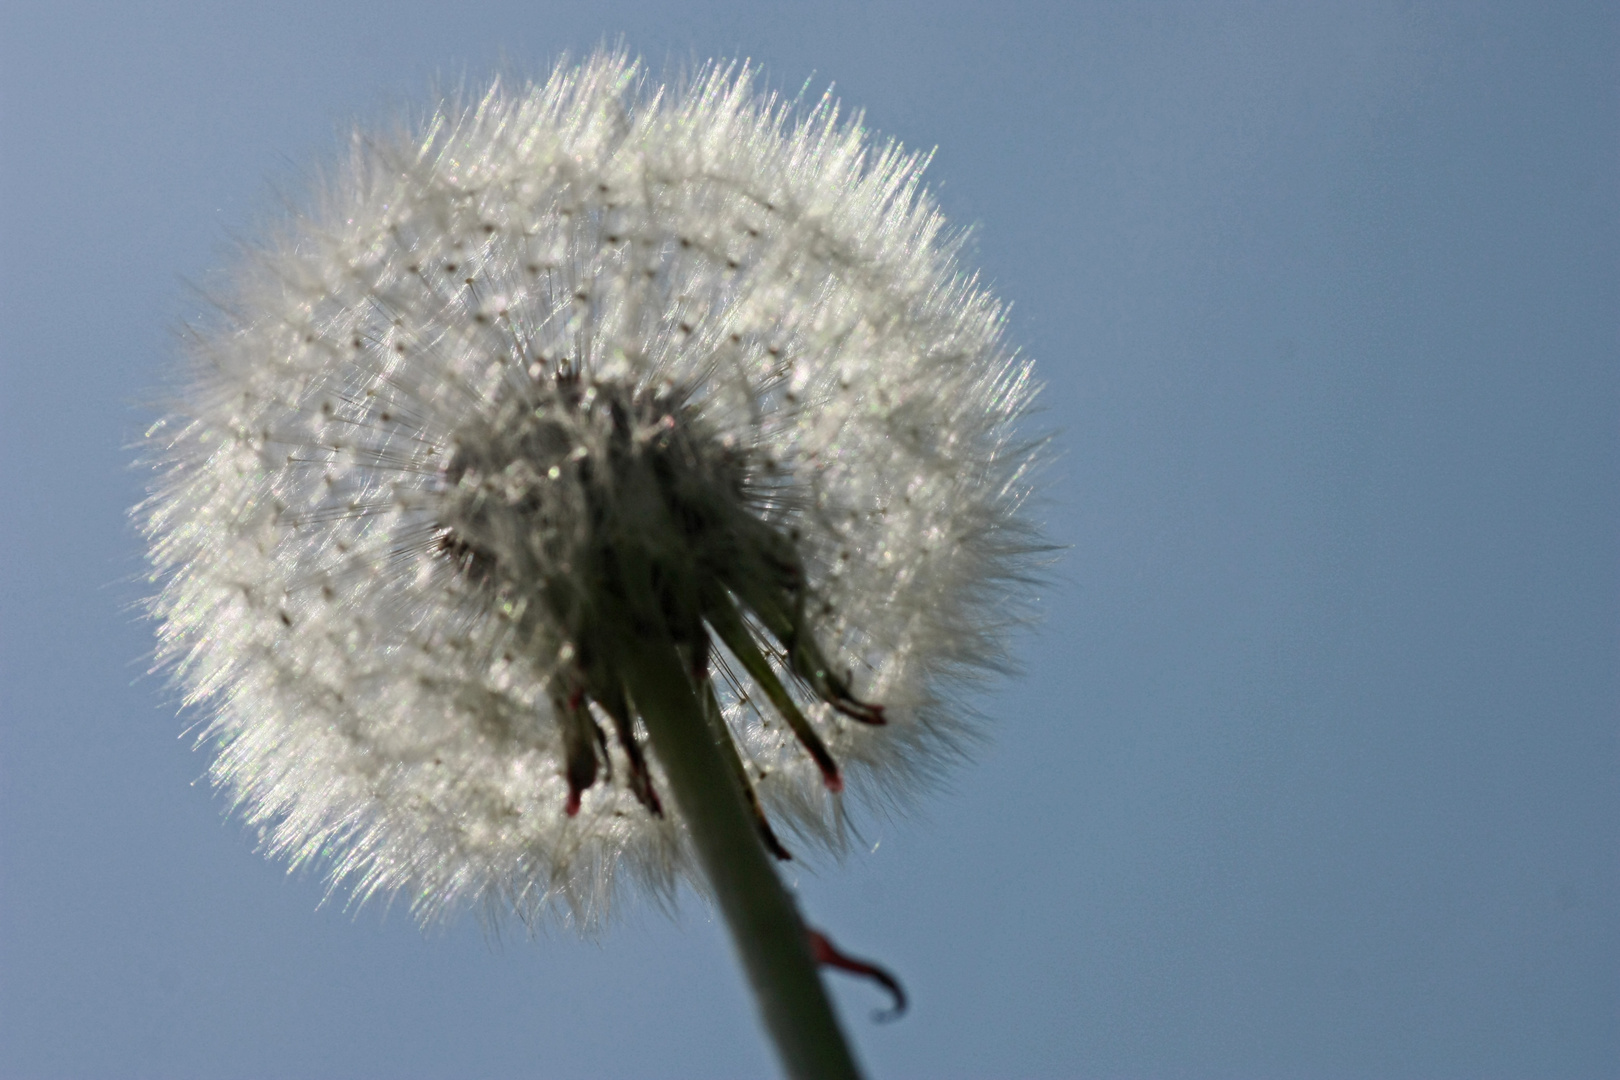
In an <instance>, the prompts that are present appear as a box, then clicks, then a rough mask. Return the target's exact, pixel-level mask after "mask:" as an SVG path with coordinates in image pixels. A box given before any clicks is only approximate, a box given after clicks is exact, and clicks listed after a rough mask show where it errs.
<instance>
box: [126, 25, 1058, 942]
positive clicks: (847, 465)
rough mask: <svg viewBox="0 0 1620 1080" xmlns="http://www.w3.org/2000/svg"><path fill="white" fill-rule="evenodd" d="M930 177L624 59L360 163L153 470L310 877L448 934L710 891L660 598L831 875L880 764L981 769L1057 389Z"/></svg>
mask: <svg viewBox="0 0 1620 1080" xmlns="http://www.w3.org/2000/svg"><path fill="white" fill-rule="evenodd" d="M921 167H922V165H921V162H920V161H919V160H918V158H917V157H915V156H913V155H909V154H906V153H904V152H902V151H901V150H900V149H899V148H898V147H897V146H894V145H892V144H891V145H881V146H879V145H874V144H872V143H871V142H870V141H869V139H868V138H867V137H866V136H865V134H864V133H863V131H862V130H861V128H860V126H859V123H858V122H840V121H839V119H838V117H837V115H836V109H835V107H834V106H833V105H832V104H830V103H829V102H825V101H824V102H823V103H822V104H820V105H818V106H816V107H815V108H813V109H810V110H808V111H806V112H804V113H802V114H801V113H800V112H798V111H796V110H795V108H794V107H793V105H792V104H791V103H788V104H783V103H780V102H778V101H776V100H775V99H773V98H771V97H769V96H765V95H762V94H761V93H759V92H758V91H757V90H756V89H755V87H754V85H753V80H752V77H751V75H750V73H749V72H748V71H747V69H746V68H723V67H716V68H712V69H710V70H709V71H707V72H706V73H704V74H703V75H702V76H701V77H699V78H698V79H697V80H696V81H695V82H693V83H692V84H691V85H690V86H689V87H686V88H684V89H674V90H671V89H667V88H664V87H659V86H653V85H650V84H649V83H648V82H647V81H646V80H645V79H644V78H643V77H642V76H641V75H640V74H639V73H638V70H637V67H636V65H635V64H634V63H633V62H632V61H630V60H628V59H627V58H625V57H622V56H615V55H601V56H597V57H595V58H593V59H591V60H590V61H588V62H587V63H585V64H584V65H583V66H579V67H572V66H566V65H565V66H562V67H559V68H558V69H557V71H556V72H555V73H554V74H553V75H552V76H551V78H550V79H549V80H548V81H547V82H546V83H545V84H544V85H541V86H531V87H526V88H524V89H522V90H516V91H514V90H512V89H508V88H507V87H505V86H503V85H496V86H494V87H493V88H491V89H490V90H489V91H488V93H487V94H485V95H484V96H483V97H482V99H481V100H479V101H478V103H477V104H476V105H473V106H471V107H465V108H464V107H460V106H446V107H444V108H442V109H441V110H440V111H438V112H436V113H435V114H434V115H433V116H432V117H431V118H430V119H429V120H428V121H426V122H425V123H424V124H422V125H421V126H420V127H418V128H415V129H413V130H409V131H404V132H397V133H393V134H385V135H377V134H374V133H372V134H360V135H357V136H356V137H355V138H354V140H353V144H352V148H351V151H350V154H349V156H348V158H347V160H346V161H345V162H344V163H343V164H342V165H341V166H340V167H338V168H337V169H335V170H334V172H333V175H332V176H331V177H330V178H329V179H328V180H327V181H326V182H325V183H324V184H323V185H322V186H321V190H320V191H319V192H318V193H317V194H316V196H315V197H314V198H313V200H312V201H311V204H310V206H309V207H308V209H307V211H306V212H305V213H303V214H302V215H299V216H296V217H294V218H292V219H291V220H289V221H287V222H286V223H285V224H284V225H283V226H282V227H280V228H279V229H278V230H277V231H276V234H275V235H274V236H272V237H271V238H270V239H268V240H267V241H265V242H264V243H262V244H261V245H259V246H257V247H255V248H253V249H252V250H250V251H248V252H246V253H245V254H244V256H243V258H242V259H241V261H240V264H239V265H238V266H237V267H236V268H235V270H234V271H233V272H232V275H231V277H230V282H231V283H230V285H229V288H228V291H227V293H226V294H225V295H224V296H222V297H221V299H220V314H219V316H218V317H217V318H216V319H214V320H212V321H211V322H210V323H209V324H208V325H206V326H201V327H197V328H194V332H193V334H192V337H191V344H190V348H189V352H188V359H189V363H188V366H187V368H186V371H185V373H184V375H183V377H182V379H181V380H180V383H179V386H178V388H177V390H176V392H175V395H174V399H173V401H172V402H171V405H170V415H169V416H168V417H167V418H165V419H164V420H162V421H161V422H160V423H158V424H157V425H156V426H154V427H153V429H152V431H151V433H150V435H149V437H148V444H147V445H148V449H149V456H150V457H151V458H152V460H153V461H154V463H155V465H156V466H157V468H158V474H157V479H156V480H155V482H154V485H153V490H152V495H151V497H150V498H149V500H148V501H147V502H146V503H145V504H144V505H143V506H142V507H141V508H140V510H139V514H140V516H141V520H142V522H143V525H144V528H145V530H146V533H147V536H148V537H149V540H150V550H151V560H152V563H153V566H154V580H155V581H156V582H157V587H158V592H157V595H156V596H155V598H154V600H153V601H152V610H153V613H154V614H155V616H156V618H157V620H158V622H159V625H160V630H159V636H160V648H159V657H160V660H161V662H162V663H163V664H164V665H166V666H168V667H169V668H170V669H171V670H172V671H173V672H174V673H175V675H176V678H177V680H178V681H179V683H180V685H181V686H182V687H183V688H184V691H185V695H186V700H187V702H188V703H189V704H191V705H194V706H197V707H200V708H201V709H203V710H204V712H205V714H206V715H207V717H208V718H209V720H210V723H209V726H208V727H207V739H208V741H209V742H211V743H212V744H213V746H214V747H215V748H216V753H217V757H216V759H215V761H214V764H213V775H214V777H215V778H216V780H217V781H218V782H219V783H221V784H222V785H223V786H224V787H226V788H227V789H228V790H229V791H230V793H231V794H232V795H233V796H234V798H235V800H236V801H237V803H238V804H239V805H240V806H241V808H242V810H243V812H244V813H245V815H246V817H247V818H248V820H249V821H251V822H254V823H256V824H258V825H260V826H261V827H262V828H264V830H265V835H266V837H267V845H268V847H270V848H271V849H272V850H273V851H275V852H277V853H281V854H285V855H286V856H288V857H290V859H291V861H292V862H293V864H295V865H297V864H301V863H304V862H307V861H310V860H317V861H325V862H326V864H327V866H328V868H329V869H330V871H331V873H332V876H333V881H334V882H338V881H348V882H350V883H351V884H352V885H353V886H354V887H355V890H356V892H357V894H358V895H361V896H365V895H370V894H372V893H375V892H378V891H382V892H393V891H396V890H403V891H404V892H405V893H406V894H407V895H408V897H409V898H410V902H411V904H412V905H413V907H414V908H415V909H416V910H417V911H418V913H419V914H421V915H422V916H423V917H424V918H426V917H431V916H433V915H436V914H438V913H441V912H443V911H445V910H447V909H448V908H450V907H452V906H455V905H458V904H459V903H462V902H465V901H475V902H483V903H488V904H493V905H494V906H495V907H497V908H504V907H508V906H510V907H514V908H516V909H517V910H518V911H519V912H520V913H522V914H524V915H533V914H536V913H539V912H541V911H543V910H546V909H554V910H558V911H560V912H562V913H564V914H565V915H568V916H571V917H572V918H574V919H575V920H577V921H579V922H581V923H586V924H589V923H591V922H593V921H595V920H597V919H598V918H599V917H600V916H601V915H602V914H603V913H604V912H605V911H606V909H607V906H608V904H609V902H610V900H611V899H612V898H613V896H614V894H615V893H616V892H617V891H618V890H619V889H621V888H622V887H623V884H624V881H625V877H626V875H627V874H628V876H629V877H630V878H632V879H635V880H637V881H638V882H639V883H640V884H641V885H643V886H646V887H650V888H651V889H652V890H653V891H654V892H657V893H660V894H662V895H668V894H669V893H670V892H671V891H672V890H673V888H674V886H675V885H676V884H677V883H678V882H679V880H680V879H681V877H682V875H684V874H685V873H686V872H687V867H688V855H687V853H686V843H685V839H684V837H683V832H682V824H681V822H680V820H679V816H678V814H676V813H675V812H674V810H673V807H670V806H667V804H660V800H659V798H658V794H657V792H658V790H659V788H660V786H661V783H662V776H661V773H660V770H659V768H658V763H657V761H656V760H651V761H645V760H644V759H643V758H642V755H641V750H640V746H639V743H640V739H641V738H642V736H641V733H640V728H639V721H638V720H637V719H636V717H635V716H634V710H633V703H627V702H626V701H625V700H624V698H623V695H622V687H621V686H620V685H619V683H618V681H617V679H616V676H615V674H614V668H613V660H612V657H613V656H615V655H620V654H621V653H620V650H627V649H633V648H634V647H635V646H636V642H637V640H638V635H640V634H641V633H642V628H639V627H638V625H636V624H635V620H634V619H633V618H631V619H627V618H626V617H625V616H624V615H623V611H624V610H627V609H626V608H625V605H624V603H621V601H624V600H625V597H626V595H628V594H637V591H638V590H643V591H645V592H647V593H648V594H649V595H650V596H651V599H650V600H649V599H648V596H645V595H639V594H638V595H637V596H632V597H631V599H632V600H637V599H638V596H639V601H644V602H642V603H640V607H641V609H643V610H654V611H656V612H659V613H662V618H663V619H664V620H666V621H667V622H668V623H669V624H670V625H671V626H672V627H675V628H676V629H675V630H674V631H672V633H674V634H675V636H676V639H677V640H678V642H679V644H680V647H681V648H682V650H683V652H682V655H683V656H685V657H686V658H687V659H688V661H689V662H690V663H691V665H692V670H693V677H694V679H695V680H697V681H698V682H699V683H704V682H705V681H706V678H707V675H708V673H709V671H710V670H711V667H710V665H712V666H713V670H714V671H715V674H716V676H717V678H716V679H715V681H714V685H715V687H716V690H717V693H716V699H715V700H717V701H718V702H719V706H720V708H721V709H722V710H723V717H724V724H725V726H726V729H728V730H729V734H730V737H731V741H732V743H733V744H734V745H735V747H736V749H737V751H738V756H739V759H740V760H741V761H742V762H743V764H744V766H745V769H746V773H747V777H748V779H749V780H750V781H751V782H752V784H753V786H754V788H755V789H756V790H757V792H758V797H759V800H760V802H761V804H762V806H763V809H764V814H765V817H766V818H767V819H768V820H769V821H770V822H771V823H772V824H774V825H776V826H779V827H781V826H785V827H786V832H785V833H784V835H785V836H786V837H787V838H788V839H789V844H788V846H789V847H792V846H794V844H796V843H799V842H805V843H812V844H818V845H830V846H833V847H836V846H837V843H838V841H839V839H840V837H841V836H842V828H843V819H842V811H841V808H840V803H839V800H840V798H841V796H839V795H837V794H835V792H834V790H833V789H836V788H838V787H839V786H841V784H842V781H843V778H844V773H845V772H847V776H848V782H849V786H850V789H851V790H852V791H854V792H855V793H857V794H858V795H860V796H864V797H865V798H867V799H869V800H877V801H880V802H881V801H885V800H888V799H890V798H892V797H894V796H897V795H904V794H906V793H908V792H909V791H910V790H912V789H913V788H914V787H915V786H916V782H917V781H918V780H921V779H926V778H928V777H929V776H931V775H932V774H933V773H934V772H935V771H937V767H938V765H939V764H940V763H941V762H942V760H943V759H944V758H945V757H947V756H949V755H950V754H951V753H953V752H955V751H956V750H957V749H959V747H960V745H961V742H962V738H963V736H964V735H965V734H967V733H968V731H969V727H968V722H967V719H968V718H967V717H966V716H965V714H964V710H963V708H962V707H961V706H960V705H959V704H958V703H955V702H954V701H953V694H954V692H955V691H956V689H957V686H956V685H955V684H957V683H959V682H960V681H961V680H963V679H971V678H973V677H975V676H976V675H977V674H980V673H982V672H984V671H986V670H989V669H994V668H995V667H997V666H998V665H999V664H1000V662H1001V661H1002V659H1003V645H1004V637H1005V633H1006V631H1007V629H1008V627H1009V626H1010V625H1011V623H1012V622H1014V621H1015V620H1016V619H1017V618H1018V617H1019V615H1020V613H1021V612H1022V610H1023V607H1022V601H1023V600H1024V599H1026V597H1027V589H1025V587H1024V586H1023V584H1022V583H1023V581H1024V580H1025V577H1024V575H1025V574H1026V572H1027V571H1028V569H1029V567H1030V563H1029V560H1030V557H1031V556H1030V553H1031V552H1032V551H1033V550H1035V547H1034V543H1033V532H1032V529H1031V527H1030V524H1029V522H1028V521H1027V520H1026V518H1025V517H1024V516H1022V511H1021V506H1022V503H1023V502H1024V499H1025V495H1026V490H1027V488H1026V474H1027V472H1028V469H1029V466H1030V463H1031V460H1032V449H1031V447H1030V446H1029V445H1028V444H1027V443H1023V442H1020V441H1019V436H1018V434H1017V432H1016V431H1015V423H1016V421H1017V419H1018V418H1019V416H1020V415H1021V414H1022V413H1023V412H1024V411H1025V410H1026V409H1027V408H1028V406H1029V403H1030V401H1031V395H1032V393H1033V387H1032V384H1031V382H1030V378H1029V372H1028V368H1027V366H1026V365H1025V364H1024V363H1022V362H1020V361H1018V360H1017V359H1015V358H1014V357H1013V356H1012V355H1011V354H1010V352H1009V350H1008V349H1007V347H1006V346H1005V345H1004V344H1003V343H1002V339H1001V338H1002V334H1001V331H1002V322H1003V319H1002V311H1001V308H1000V306H999V304H998V302H997V301H996V300H995V299H994V298H992V297H991V296H990V295H989V294H987V293H986V292H985V291H983V290H982V289H980V288H978V287H977V286H976V284H975V283H974V281H973V279H972V278H971V277H969V276H967V275H965V274H964V272H963V271H962V269H961V268H960V267H959V265H958V263H957V261H956V247H957V245H956V242H955V241H954V240H953V239H951V238H950V237H949V236H948V235H947V234H946V233H945V231H944V228H943V222H942V220H941V218H940V215H939V214H938V212H937V211H936V209H935V208H934V206H933V204H932V203H931V201H930V200H929V199H928V197H927V195H926V194H925V193H924V192H923V191H922V190H921V189H920V187H919V182H918V176H919V173H920V171H921ZM632 565H633V566H635V567H640V569H639V570H637V571H635V572H632V571H631V570H627V569H625V568H626V567H630V566H632ZM638 573H639V574H640V575H641V576H640V577H637V576H636V574H638ZM638 583H639V584H638ZM648 604H650V605H651V607H650V608H648ZM629 606H630V607H631V608H634V607H637V603H630V605H629ZM722 624H724V625H722ZM682 635H685V636H682ZM750 649H757V652H756V653H754V654H753V655H752V656H744V655H740V654H742V653H747V652H749V650H750ZM761 663H763V664H764V665H765V669H764V670H763V671H760V670H759V665H760V664H761ZM751 665H752V666H751ZM773 684H774V685H773ZM615 695H617V697H615ZM784 695H785V701H784ZM868 703H871V704H868ZM795 713H796V714H798V720H797V721H796V722H797V724H798V726H799V731H798V734H797V735H796V733H795V730H794V724H790V723H788V722H786V721H787V720H789V719H791V718H792V717H791V716H789V715H788V714H795ZM880 720H881V721H886V722H884V723H881V724H877V723H873V721H880ZM817 743H819V745H820V750H819V752H818V757H819V759H820V764H818V760H817V758H813V756H812V753H811V752H809V751H810V750H814V749H816V744H817ZM829 758H830V761H829V760H828V759H829ZM831 762H836V765H832V764H831Z"/></svg>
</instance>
